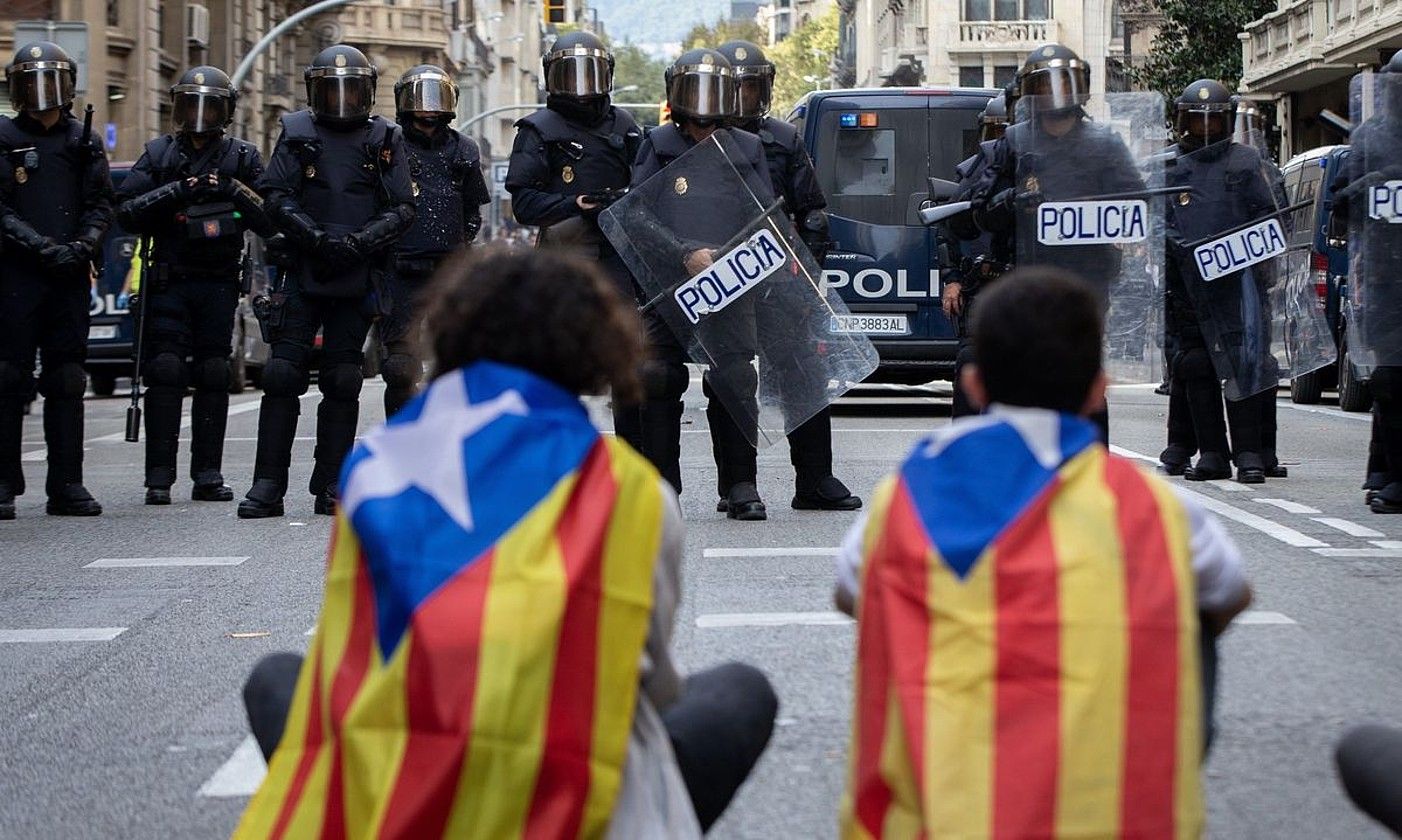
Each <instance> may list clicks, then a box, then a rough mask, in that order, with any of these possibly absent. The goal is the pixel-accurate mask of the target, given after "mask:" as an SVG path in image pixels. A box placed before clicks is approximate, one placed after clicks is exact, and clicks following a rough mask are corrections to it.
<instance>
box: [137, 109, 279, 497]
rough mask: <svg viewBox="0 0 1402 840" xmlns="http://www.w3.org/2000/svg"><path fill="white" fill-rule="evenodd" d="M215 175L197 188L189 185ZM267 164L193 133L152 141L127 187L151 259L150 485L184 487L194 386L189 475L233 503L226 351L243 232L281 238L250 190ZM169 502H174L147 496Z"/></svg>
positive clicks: (147, 351) (147, 330) (251, 151)
mask: <svg viewBox="0 0 1402 840" xmlns="http://www.w3.org/2000/svg"><path fill="white" fill-rule="evenodd" d="M210 175H215V176H217V178H218V183H219V186H217V187H209V186H200V187H196V188H191V187H190V186H189V185H188V181H189V179H192V178H195V179H206V180H207V179H208V177H209V176H210ZM262 175H263V160H262V157H261V156H260V155H259V154H258V150H257V148H255V147H254V146H253V145H252V144H251V143H247V142H245V141H243V140H239V139H237V138H233V137H222V136H213V137H210V138H209V140H208V141H207V142H206V143H205V144H204V145H203V146H202V147H196V146H195V144H194V143H193V142H192V140H191V138H190V137H188V136H186V135H185V134H183V133H182V134H178V135H173V134H166V135H162V136H161V137H158V138H156V139H155V140H152V141H151V142H149V143H147V144H146V147H145V149H144V150H143V152H142V154H141V157H140V158H139V159H138V160H137V162H136V164H135V165H134V166H133V167H132V169H131V172H130V173H129V174H128V175H127V177H126V178H125V179H124V180H123V182H122V188H121V197H122V198H123V199H125V200H124V201H123V202H122V204H121V205H120V206H119V207H118V209H117V218H118V219H119V221H120V222H121V224H122V227H123V228H125V229H126V230H128V231H130V232H131V233H135V234H139V235H142V236H146V237H149V243H150V244H149V246H148V247H149V248H150V256H149V262H147V263H146V264H145V265H144V266H143V268H144V275H143V282H142V285H141V288H140V290H139V293H140V294H141V295H143V296H145V295H149V296H150V297H149V299H148V300H147V301H146V302H145V303H143V304H141V305H140V307H139V309H138V311H139V312H142V313H144V314H145V317H146V322H145V323H144V324H142V325H141V329H142V330H143V331H144V335H143V341H144V345H143V350H142V355H143V357H144V358H143V359H142V370H141V375H142V379H143V381H144V383H145V385H146V391H145V397H144V401H145V407H146V412H145V421H146V486H147V487H148V488H150V489H152V490H156V491H166V493H167V494H168V491H169V488H170V486H171V484H173V483H174V482H175V474H176V451H177V448H178V445H177V438H178V435H179V432H180V409H181V403H182V402H183V401H184V397H185V391H186V389H187V388H188V387H191V386H193V387H194V392H195V393H194V398H193V401H192V406H191V430H190V431H191V442H190V477H191V479H193V481H194V483H195V490H194V495H195V498H197V499H200V498H205V499H207V500H215V499H214V498H213V497H214V496H218V497H219V498H218V499H217V500H219V501H227V500H229V499H232V498H233V494H232V491H229V490H228V489H227V488H226V487H224V476H223V474H222V473H221V465H222V461H223V452H224V431H225V426H226V422H227V419H228V412H229V354H230V351H231V349H232V347H231V345H232V337H233V329H234V310H235V309H236V308H237V306H238V298H239V293H240V288H241V285H242V278H241V276H240V272H241V269H242V267H243V265H242V262H243V254H244V231H246V230H254V231H256V232H257V233H259V234H261V235H264V236H271V235H272V233H273V229H272V226H271V223H270V222H269V221H268V219H267V216H266V215H265V214H264V212H263V208H262V200H261V198H259V196H258V195H257V193H255V192H253V190H252V188H251V185H253V184H256V183H257V182H258V179H259V178H261V177H262ZM161 498H163V499H164V501H153V502H152V503H153V504H160V503H165V502H168V501H169V496H168V495H166V494H162V493H160V492H157V493H156V494H154V495H153V494H149V493H148V501H150V500H151V499H161Z"/></svg>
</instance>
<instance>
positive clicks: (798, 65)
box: [768, 4, 838, 118]
mask: <svg viewBox="0 0 1402 840" xmlns="http://www.w3.org/2000/svg"><path fill="white" fill-rule="evenodd" d="M837 34H838V9H837V6H836V5H835V4H834V5H832V6H829V7H828V10H827V11H826V12H824V13H823V14H821V15H819V16H818V17H816V18H813V19H811V20H809V21H808V22H807V23H805V24H803V25H802V26H800V27H798V28H797V29H795V30H794V31H793V32H792V33H791V34H790V35H789V37H787V38H785V39H784V40H782V41H780V42H779V43H778V44H776V45H775V46H774V47H772V48H771V49H770V50H769V51H768V53H769V58H770V60H772V61H773V62H774V66H775V73H774V105H773V108H772V111H773V113H774V114H775V116H778V117H781V118H782V117H784V116H786V115H787V114H788V112H789V109H791V108H792V107H793V106H794V103H796V102H798V100H799V98H800V97H802V96H803V95H804V94H805V93H807V92H808V91H810V90H813V89H815V88H817V87H820V86H826V85H828V84H831V73H832V69H831V68H832V61H833V57H834V56H835V55H836V54H837ZM808 79H817V80H818V81H817V82H810V81H808Z"/></svg>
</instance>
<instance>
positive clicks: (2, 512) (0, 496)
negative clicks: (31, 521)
mask: <svg viewBox="0 0 1402 840" xmlns="http://www.w3.org/2000/svg"><path fill="white" fill-rule="evenodd" d="M14 518H15V491H13V490H11V489H10V485H9V483H8V482H4V481H0V522H8V521H9V520H11V519H14Z"/></svg>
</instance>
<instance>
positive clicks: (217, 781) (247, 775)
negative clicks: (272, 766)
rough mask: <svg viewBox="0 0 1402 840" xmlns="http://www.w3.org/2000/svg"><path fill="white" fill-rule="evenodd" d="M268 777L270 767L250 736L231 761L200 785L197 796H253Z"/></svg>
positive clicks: (240, 744) (241, 744) (230, 757)
mask: <svg viewBox="0 0 1402 840" xmlns="http://www.w3.org/2000/svg"><path fill="white" fill-rule="evenodd" d="M266 775H268V765H267V764H266V763H264V761H263V753H262V751H261V750H259V749H258V742H257V741H255V740H253V736H252V735H249V736H248V737H247V738H244V739H243V741H242V742H240V743H239V745H238V749H236V750H234V754H233V755H231V756H229V760H228V761H225V762H224V763H223V764H221V765H220V766H219V769H218V770H215V771H214V775H213V776H210V777H209V778H208V779H207V780H205V783H204V784H202V785H200V789H199V792H198V793H197V794H196V795H198V796H212V797H221V798H229V797H238V796H252V795H253V794H254V793H256V792H257V791H258V786H259V785H261V784H262V783H263V777H264V776H266Z"/></svg>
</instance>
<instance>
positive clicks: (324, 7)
mask: <svg viewBox="0 0 1402 840" xmlns="http://www.w3.org/2000/svg"><path fill="white" fill-rule="evenodd" d="M355 1H356V0H321V1H320V2H319V3H313V4H311V5H310V6H308V7H306V8H305V9H303V10H301V11H300V12H296V13H294V14H292V15H289V16H288V17H287V19H286V20H284V21H283V22H282V23H279V24H278V25H277V26H274V27H273V28H272V29H269V30H268V34H266V35H264V36H263V37H262V38H259V39H258V43H256V44H254V45H253V49H251V50H249V51H248V55H246V56H244V57H243V61H240V62H239V66H238V67H237V68H236V69H235V70H234V74H233V75H232V76H230V77H229V80H230V81H232V82H233V83H234V88H235V89H236V90H237V89H238V88H239V87H240V86H242V85H243V82H244V79H246V78H248V74H249V73H251V72H253V62H254V61H256V60H257V59H258V56H260V55H262V54H263V53H264V52H266V51H267V49H268V47H270V46H272V44H273V42H274V41H276V40H277V39H278V38H280V37H282V35H283V33H285V32H287V30H289V29H291V28H292V27H294V26H296V25H297V24H299V23H301V22H302V21H304V20H306V19H307V18H309V17H312V16H313V15H319V14H321V13H322V12H328V11H330V10H332V9H336V8H339V7H341V6H349V5H350V4H351V3H354V2H355Z"/></svg>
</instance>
